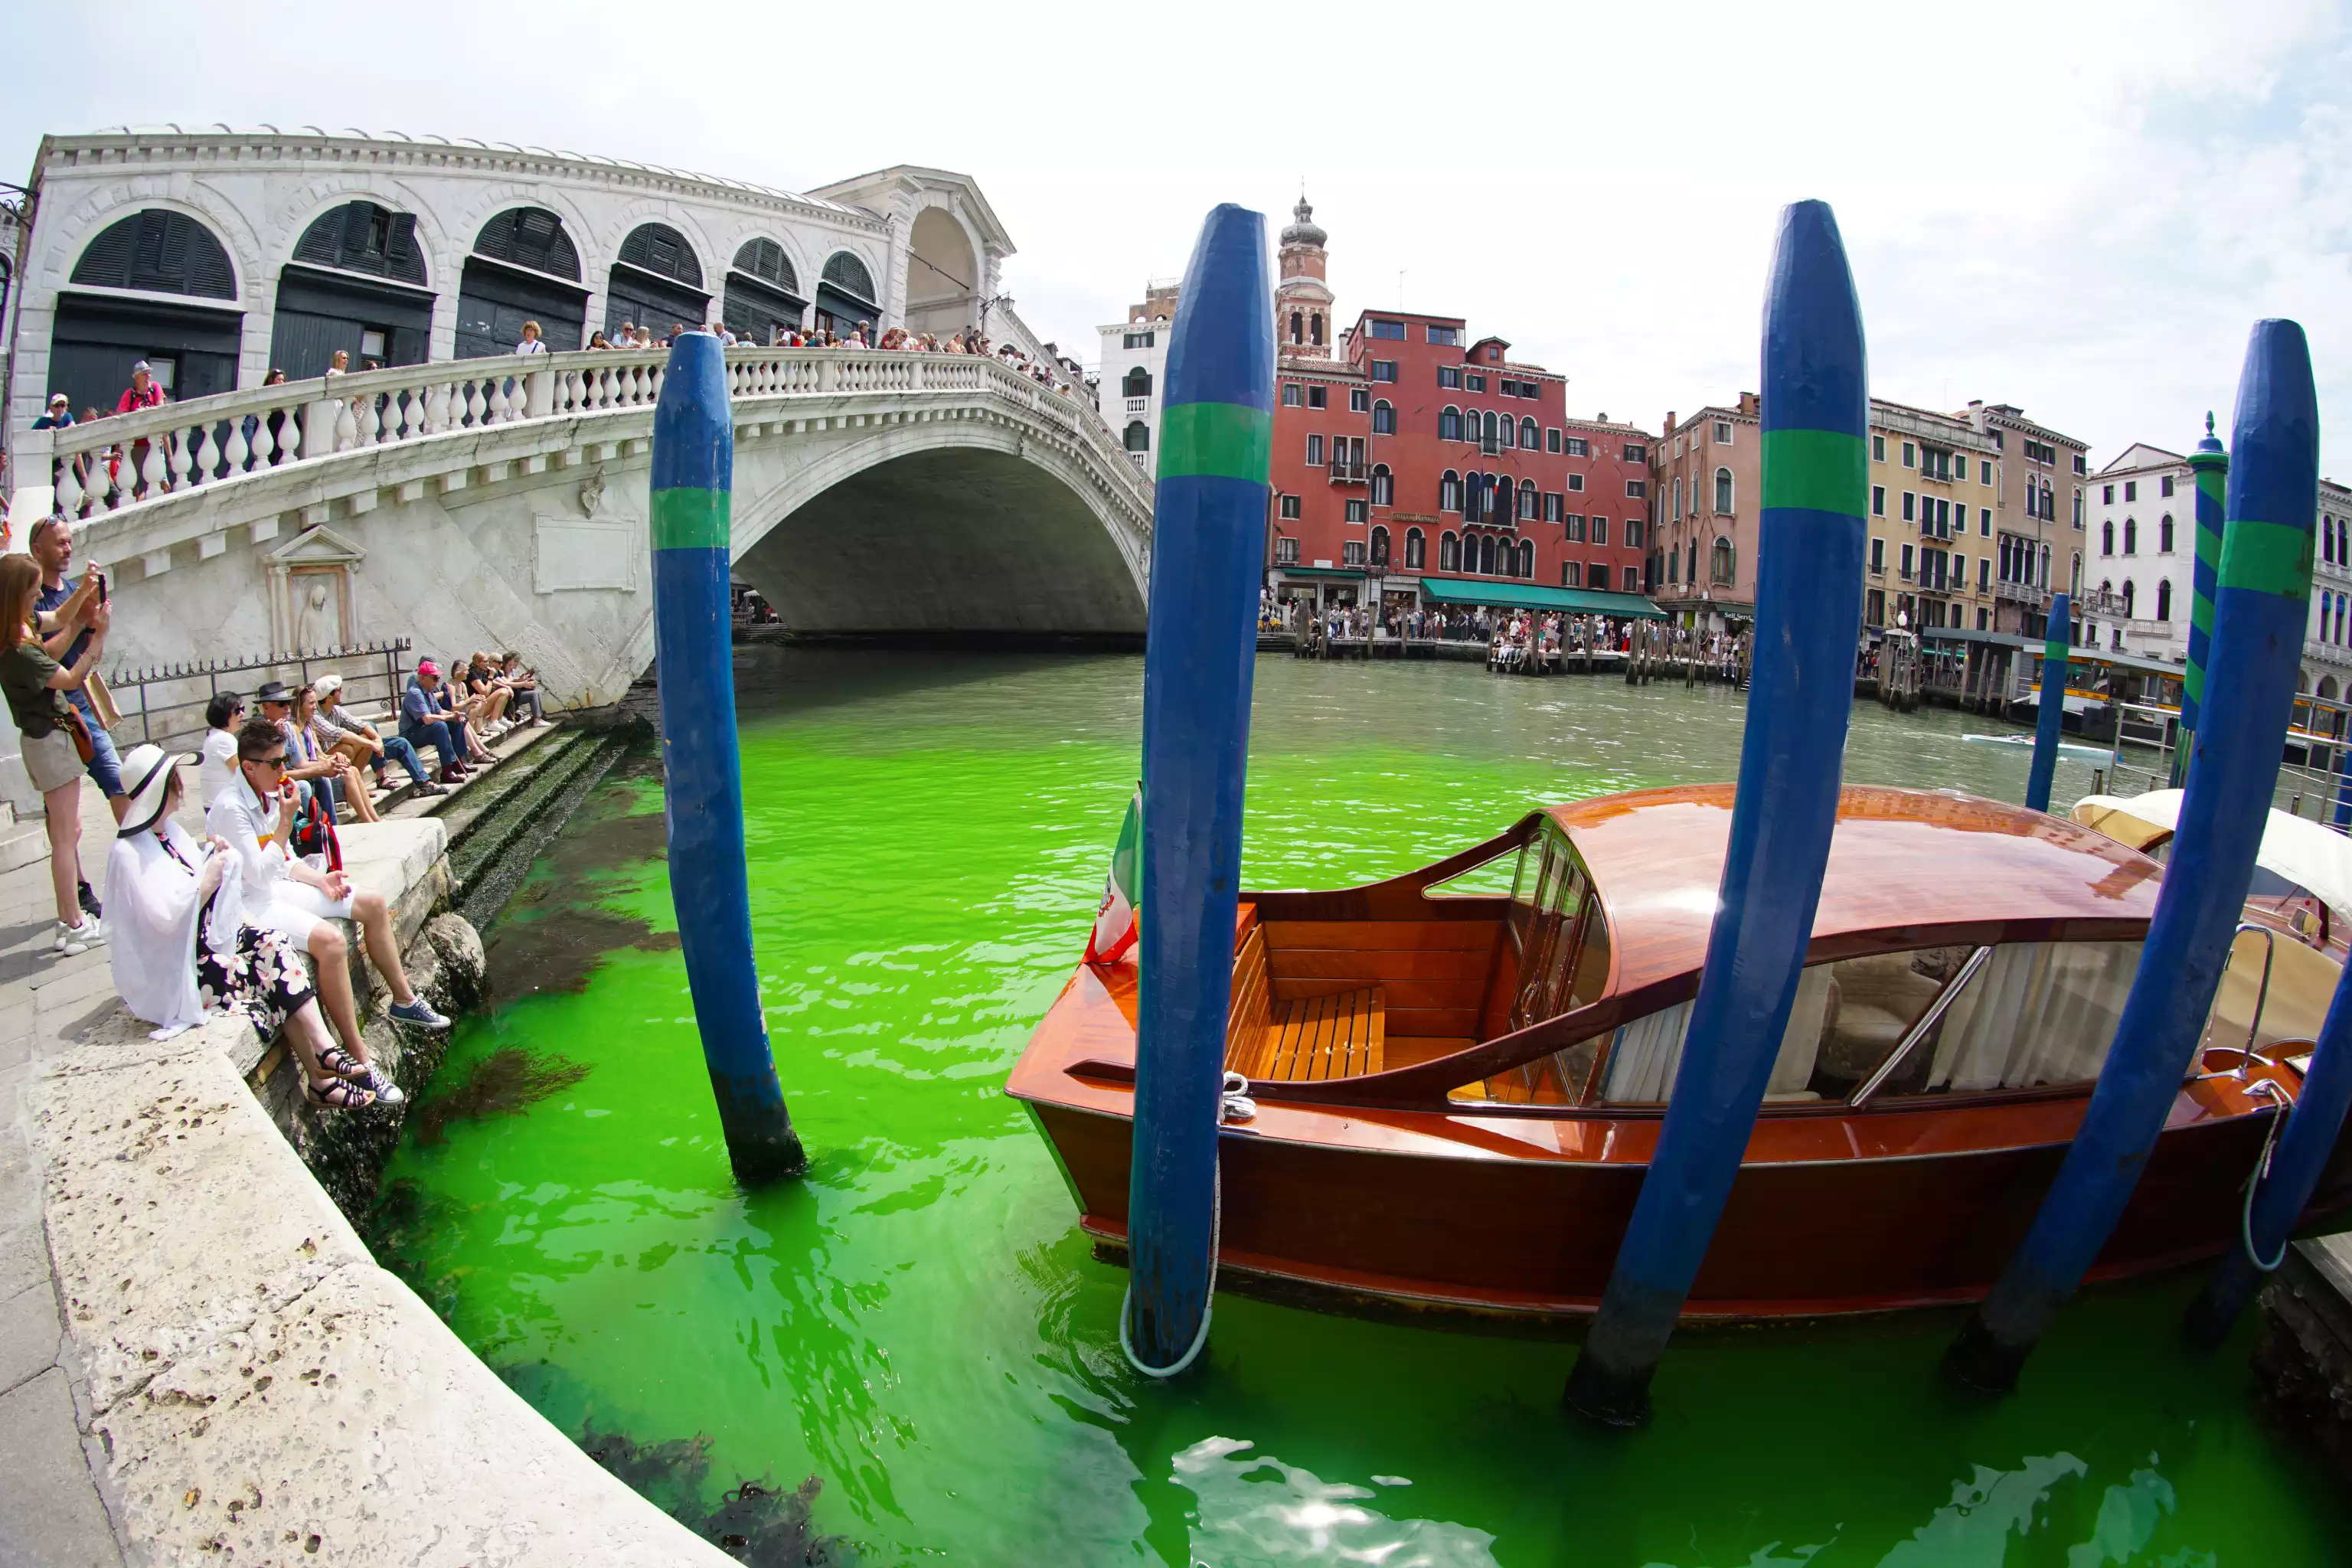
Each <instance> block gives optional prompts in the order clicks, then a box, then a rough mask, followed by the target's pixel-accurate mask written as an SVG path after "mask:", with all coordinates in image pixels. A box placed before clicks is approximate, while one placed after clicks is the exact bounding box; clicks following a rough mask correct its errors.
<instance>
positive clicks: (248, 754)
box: [205, 719, 449, 1105]
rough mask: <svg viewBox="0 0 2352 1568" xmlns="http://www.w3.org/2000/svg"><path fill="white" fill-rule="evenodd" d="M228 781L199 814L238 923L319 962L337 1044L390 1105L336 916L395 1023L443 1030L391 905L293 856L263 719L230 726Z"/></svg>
mask: <svg viewBox="0 0 2352 1568" xmlns="http://www.w3.org/2000/svg"><path fill="white" fill-rule="evenodd" d="M236 772H237V776H236V783H235V784H231V785H230V786H229V788H228V789H226V790H225V791H224V792H222V795H221V797H220V798H219V799H218V800H216V801H215V802H213V804H212V809H211V810H209V811H207V812H205V826H208V827H209V828H210V829H211V830H212V834H213V837H216V838H220V839H224V840H226V842H227V844H228V847H229V849H230V851H231V852H232V853H233V854H235V855H236V858H237V864H238V866H239V867H240V868H241V875H242V876H243V879H244V883H243V887H242V889H241V891H242V893H243V896H244V900H245V920H246V921H247V924H250V925H254V926H257V927H259V928H260V929H262V930H264V931H278V932H281V933H283V934H284V935H285V937H286V939H287V940H288V941H289V942H292V943H293V944H294V945H295V946H296V947H298V948H300V949H301V950H302V951H304V952H308V953H309V954H310V956H311V957H312V958H315V959H317V960H318V961H319V997H320V1002H321V1003H322V1004H323V1005H325V1008H326V1012H327V1019H328V1021H329V1022H330V1023H331V1024H332V1025H333V1026H334V1029H335V1033H336V1035H337V1036H339V1037H341V1040H342V1045H343V1049H344V1050H345V1051H347V1052H349V1053H350V1054H351V1055H352V1057H353V1058H356V1059H357V1060H358V1062H359V1064H360V1065H361V1066H362V1067H363V1068H366V1069H367V1074H368V1076H367V1086H368V1087H369V1088H370V1089H373V1090H375V1097H376V1099H378V1100H382V1101H383V1102H384V1103H385V1104H388V1105H398V1104H399V1103H400V1102H401V1100H403V1099H404V1098H405V1097H404V1096H403V1095H402V1093H401V1091H400V1089H399V1088H398V1087H397V1086H396V1085H394V1082H393V1081H392V1079H391V1078H390V1077H389V1076H388V1075H387V1074H385V1073H384V1071H383V1069H382V1068H378V1067H376V1066H375V1065H374V1064H373V1062H371V1061H370V1060H369V1059H368V1050H367V1042H366V1041H365V1040H363V1039H362V1038H361V1037H360V1020H359V1007H358V1003H357V999H356V997H355V996H354V994H353V993H352V968H351V944H350V942H348V941H347V940H345V938H344V936H343V932H342V928H341V926H338V925H336V924H335V923H334V922H335V921H357V922H358V924H359V928H360V934H361V937H362V940H363V941H364V942H365V943H366V946H367V955H368V959H369V961H370V962H371V963H373V964H374V965H375V969H376V973H378V974H381V975H383V981H384V984H385V985H386V986H387V987H389V988H390V990H391V992H392V1004H393V1005H392V1017H393V1019H394V1022H396V1023H402V1024H410V1025H414V1026H416V1027H418V1028H421V1029H446V1028H447V1027H448V1026H449V1020H448V1019H447V1018H446V1017H445V1016H442V1015H441V1014H439V1013H436V1012H435V1011H434V1010H433V1006H432V1004H430V1003H428V1002H426V1001H425V998H424V997H422V996H419V995H418V994H416V992H415V989H414V988H413V987H412V986H410V984H408V972H407V971H406V970H405V969H404V968H402V967H401V963H400V944H399V942H396V941H395V940H394V937H393V931H392V910H391V907H390V906H389V905H387V904H386V903H385V902H384V898H383V894H382V893H379V892H377V891H376V890H375V889H373V888H370V889H354V888H353V887H352V880H351V878H350V877H349V876H348V875H346V874H345V873H343V872H341V871H321V870H320V869H319V868H316V867H314V866H312V865H311V864H310V862H309V861H307V860H303V859H299V858H296V856H295V855H294V852H293V851H292V849H291V848H289V847H288V844H287V840H288V838H289V837H291V833H290V828H291V814H292V812H293V809H294V784H293V781H292V780H290V779H289V778H288V777H287V776H286V736H285V734H284V733H283V732H282V731H280V730H279V729H278V726H277V725H276V724H273V723H271V722H270V721H268V720H267V719H248V720H247V721H246V722H245V728H243V729H242V730H239V731H237V732H236Z"/></svg>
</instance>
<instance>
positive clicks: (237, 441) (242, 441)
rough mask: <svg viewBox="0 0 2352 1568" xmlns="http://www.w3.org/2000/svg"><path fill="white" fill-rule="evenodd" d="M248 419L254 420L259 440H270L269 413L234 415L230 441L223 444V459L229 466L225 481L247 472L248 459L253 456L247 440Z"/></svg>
mask: <svg viewBox="0 0 2352 1568" xmlns="http://www.w3.org/2000/svg"><path fill="white" fill-rule="evenodd" d="M247 417H250V418H252V420H253V434H254V436H255V437H256V438H257V439H259V440H267V439H268V430H269V422H268V413H267V411H264V412H262V413H260V414H257V415H253V416H236V415H232V416H230V418H229V422H228V439H227V440H226V441H225V442H223V443H222V444H221V457H222V458H223V459H224V460H225V461H226V465H227V468H226V472H225V473H224V474H223V475H222V477H223V478H224V479H235V478H236V477H237V476H238V475H239V474H241V473H243V472H245V470H246V463H247V459H248V458H251V457H252V456H253V447H252V446H251V444H250V443H248V442H247V440H246V438H245V421H246V418H247Z"/></svg>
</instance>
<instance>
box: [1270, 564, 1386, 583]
mask: <svg viewBox="0 0 2352 1568" xmlns="http://www.w3.org/2000/svg"><path fill="white" fill-rule="evenodd" d="M1275 570H1276V571H1277V572H1279V573H1281V574H1282V575H1283V577H1284V578H1285V579H1286V580H1287V579H1289V578H1292V577H1338V578H1341V579H1344V580H1345V581H1347V582H1349V583H1360V582H1362V581H1363V580H1364V569H1363V568H1362V567H1360V566H1276V568H1275Z"/></svg>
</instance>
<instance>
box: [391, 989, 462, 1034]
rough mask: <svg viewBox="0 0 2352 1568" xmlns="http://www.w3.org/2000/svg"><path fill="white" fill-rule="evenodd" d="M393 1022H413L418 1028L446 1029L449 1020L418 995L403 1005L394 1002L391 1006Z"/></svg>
mask: <svg viewBox="0 0 2352 1568" xmlns="http://www.w3.org/2000/svg"><path fill="white" fill-rule="evenodd" d="M392 1017H393V1021H394V1023H398V1024H414V1025H415V1026H416V1027H418V1028H420V1029H446V1028H447V1027H448V1026H449V1020H448V1019H446V1018H445V1017H443V1016H441V1015H440V1014H438V1013H436V1012H435V1011H434V1010H433V1004H432V1003H430V1002H427V1001H426V1000H425V998H424V997H422V996H419V997H418V998H416V1000H415V1001H414V1002H411V1003H409V1004H408V1005H405V1006H403V1005H400V1004H398V1003H394V1005H393V1008H392Z"/></svg>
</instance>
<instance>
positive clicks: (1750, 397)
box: [1739, 392, 1764, 416]
mask: <svg viewBox="0 0 2352 1568" xmlns="http://www.w3.org/2000/svg"><path fill="white" fill-rule="evenodd" d="M1763 411H1764V400H1763V399H1762V398H1760V397H1759V396H1757V395H1755V394H1754V393H1752V392H1743V393H1741V394H1740V395H1739V412H1741V413H1742V414H1747V415H1751V416H1761V415H1762V414H1763Z"/></svg>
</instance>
